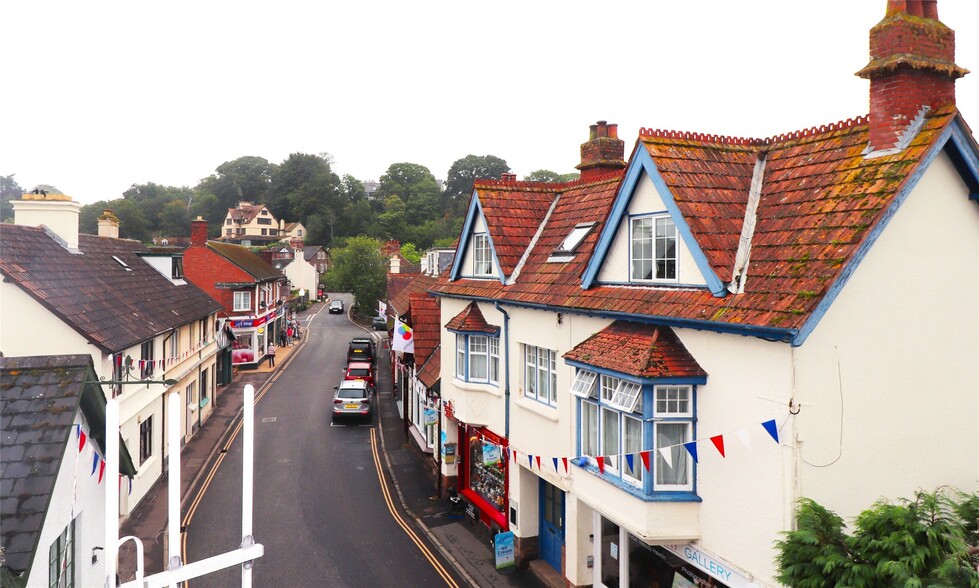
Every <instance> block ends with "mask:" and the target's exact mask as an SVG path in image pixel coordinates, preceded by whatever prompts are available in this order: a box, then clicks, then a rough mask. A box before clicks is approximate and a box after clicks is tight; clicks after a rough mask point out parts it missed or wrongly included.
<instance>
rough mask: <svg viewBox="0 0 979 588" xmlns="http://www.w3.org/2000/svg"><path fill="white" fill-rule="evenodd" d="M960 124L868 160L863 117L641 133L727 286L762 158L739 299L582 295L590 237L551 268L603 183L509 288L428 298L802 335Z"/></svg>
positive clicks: (455, 288) (571, 188)
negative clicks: (772, 129)
mask: <svg viewBox="0 0 979 588" xmlns="http://www.w3.org/2000/svg"><path fill="white" fill-rule="evenodd" d="M956 116H957V111H956V110H955V108H954V107H948V108H942V109H937V110H935V111H932V112H930V113H929V114H928V116H927V117H926V118H925V121H924V126H923V127H922V128H921V130H920V132H919V133H918V134H917V135H916V136H915V138H914V139H913V140H912V141H911V143H910V145H909V146H908V147H907V148H906V149H904V150H902V151H901V152H899V153H895V154H892V155H884V156H878V157H874V158H871V159H867V158H865V157H864V155H863V152H864V149H865V147H866V146H867V144H868V136H869V132H868V125H867V120H866V118H860V119H857V120H856V121H847V122H843V123H836V124H832V125H828V126H824V127H819V128H816V129H809V130H805V131H800V132H797V133H792V134H788V135H780V136H777V137H773V138H771V139H765V140H744V139H735V140H732V139H729V138H726V137H714V136H704V135H694V134H689V133H677V132H662V131H645V129H644V132H643V133H642V135H641V136H640V138H639V141H638V143H637V150H638V149H645V150H646V151H647V152H648V153H649V155H650V157H651V158H652V160H653V162H654V164H655V165H656V167H657V169H658V170H661V171H660V173H661V174H662V175H663V178H664V181H665V182H666V183H667V186H668V188H669V189H670V191H671V193H672V194H673V197H674V198H675V200H676V204H677V207H678V208H679V210H680V212H681V213H682V214H683V216H684V218H685V220H686V222H687V223H688V224H689V226H690V229H691V232H692V235H693V237H694V238H695V239H696V241H697V242H698V244H699V245H700V247H701V248H702V249H703V251H704V254H705V256H706V257H707V260H708V262H709V264H710V266H711V267H712V268H714V271H715V272H717V274H718V277H719V278H720V279H721V280H722V281H724V282H727V281H728V280H730V278H731V271H732V267H731V266H732V264H733V259H734V255H735V252H736V251H737V242H738V237H739V235H740V224H741V222H742V221H743V208H744V202H743V201H746V200H747V194H748V185H749V183H750V179H751V173H752V168H753V165H754V158H755V157H756V156H757V154H758V153H759V152H761V151H763V150H764V151H765V152H766V153H767V164H766V169H765V173H764V183H763V186H762V191H761V200H760V203H759V206H758V211H757V217H758V220H757V227H756V230H755V233H754V236H753V242H752V248H751V258H750V265H749V267H748V272H747V280H746V283H745V291H744V293H743V294H734V295H727V296H723V297H714V296H713V295H712V294H711V293H710V292H709V291H707V290H706V289H700V288H685V289H684V288H677V287H669V288H668V287H655V286H648V287H647V286H634V285H629V286H622V285H610V284H597V285H594V286H592V287H591V288H589V289H588V290H583V289H582V287H581V284H582V281H581V275H582V272H583V271H584V269H585V264H586V263H587V260H588V258H590V257H591V255H592V253H593V251H594V245H595V243H596V241H597V237H596V232H597V231H593V232H592V234H591V235H589V236H588V238H586V239H585V242H584V243H582V245H581V246H580V247H579V250H578V253H577V254H576V255H575V257H574V259H573V260H572V261H570V262H567V263H554V262H550V263H549V262H547V261H546V260H547V257H548V256H549V255H550V253H551V252H552V251H553V250H554V248H555V247H556V246H557V245H558V244H559V243H560V240H561V239H563V238H564V237H565V236H566V235H567V233H568V231H570V228H571V227H573V226H574V224H575V223H578V222H586V221H589V220H598V221H603V222H604V221H606V220H607V217H608V212H609V210H610V207H611V206H612V203H613V200H614V197H615V194H616V189H617V188H618V182H617V181H609V180H606V181H607V182H609V183H601V182H595V183H581V182H580V181H579V182H577V183H572V184H570V185H568V187H567V188H566V189H564V190H563V191H561V193H560V200H559V202H558V205H557V207H556V208H555V210H554V212H553V213H552V214H551V217H550V220H549V222H548V223H547V224H548V226H547V227H545V229H544V231H543V233H542V235H541V237H540V239H539V240H538V242H537V244H536V246H535V247H534V249H533V251H531V252H530V255H529V257H528V259H527V262H526V264H525V266H524V267H523V268H522V270H521V273H520V275H519V276H518V278H517V279H516V281H515V283H513V284H510V285H503V284H501V283H500V282H497V281H493V280H466V279H459V280H456V281H451V282H450V281H448V280H447V279H441V280H440V281H439V283H438V285H437V286H436V288H435V290H436V291H438V292H439V293H441V294H444V295H448V296H455V297H463V298H477V299H499V300H505V301H512V302H515V303H524V304H533V305H547V306H551V307H563V308H567V309H571V310H577V311H580V312H585V313H587V312H592V311H601V312H603V313H606V314H611V315H613V316H614V315H619V316H623V317H624V316H628V315H633V316H644V317H662V318H665V319H669V320H673V321H679V322H682V323H684V324H701V325H703V326H707V325H709V324H713V325H715V326H716V327H717V328H722V327H724V326H737V327H738V328H741V327H742V326H749V327H751V328H752V329H754V328H757V329H758V331H757V332H759V334H760V335H761V336H773V335H772V333H773V332H776V333H781V334H782V335H779V336H780V337H781V338H783V339H788V338H789V337H788V336H785V335H784V334H785V333H793V332H796V331H797V330H798V329H800V328H801V327H802V326H803V325H804V324H805V322H806V320H807V319H808V318H809V317H810V315H811V313H812V312H813V310H814V309H815V308H816V307H817V305H818V304H819V303H820V302H821V301H822V300H823V297H824V296H825V295H826V293H827V292H828V290H829V288H830V287H831V286H833V285H834V283H836V282H837V281H838V280H840V279H841V276H842V275H843V272H844V270H845V269H846V268H847V267H848V264H850V263H851V262H852V261H854V259H855V257H856V254H857V252H858V249H859V248H860V247H861V245H863V244H864V242H865V241H866V239H868V236H869V235H870V234H871V231H873V230H874V229H875V227H877V226H878V224H879V223H880V222H881V220H882V219H884V218H886V217H887V215H888V211H889V207H890V206H891V205H892V204H894V202H895V200H896V198H897V196H898V195H899V194H900V193H901V192H902V189H903V188H904V187H905V186H906V184H907V182H908V180H909V178H911V177H912V175H913V174H914V172H915V171H916V170H917V169H918V167H919V164H920V162H921V161H922V160H923V159H924V158H925V156H926V155H927V154H928V153H929V151H930V150H931V149H932V148H933V147H934V146H935V145H936V141H937V140H938V138H939V137H940V136H941V135H942V133H943V131H945V129H946V128H947V127H948V126H949V125H950V124H952V121H953V119H954V118H955V117H956ZM637 153H638V151H637ZM635 157H636V155H635V154H634V155H633V158H635ZM613 177H614V176H613ZM738 192H741V193H742V195H741V196H740V197H739V196H738V195H737V194H738ZM500 210H502V208H501V209H500ZM739 214H741V215H742V219H738V215H739ZM488 221H489V222H490V223H492V219H488ZM523 245H524V246H525V247H526V246H527V243H526V242H525V243H524V244H523ZM514 247H516V244H515V245H514Z"/></svg>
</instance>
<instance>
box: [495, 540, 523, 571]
mask: <svg viewBox="0 0 979 588" xmlns="http://www.w3.org/2000/svg"><path fill="white" fill-rule="evenodd" d="M493 553H494V555H495V556H496V570H497V571H499V572H504V573H506V572H512V571H513V570H514V569H515V568H516V565H517V561H516V558H515V557H514V555H515V554H514V539H513V531H504V532H503V533H497V534H496V536H495V537H493Z"/></svg>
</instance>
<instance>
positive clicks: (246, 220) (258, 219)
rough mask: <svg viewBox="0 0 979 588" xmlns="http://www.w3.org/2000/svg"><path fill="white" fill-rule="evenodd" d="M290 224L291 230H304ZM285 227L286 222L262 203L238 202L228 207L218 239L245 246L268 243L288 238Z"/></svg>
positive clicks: (299, 226)
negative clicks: (234, 205) (278, 218)
mask: <svg viewBox="0 0 979 588" xmlns="http://www.w3.org/2000/svg"><path fill="white" fill-rule="evenodd" d="M290 226H291V227H292V230H293V231H296V230H301V231H302V232H305V229H303V228H302V226H301V225H299V224H298V223H290ZM285 227H286V224H285V223H283V222H281V221H279V220H277V219H276V218H275V216H273V215H272V212H271V211H269V209H268V207H266V206H265V205H264V204H255V203H252V202H239V203H238V206H237V207H235V208H229V209H228V214H227V215H225V217H224V224H223V226H222V227H221V236H220V237H218V240H219V241H223V242H226V243H235V244H238V245H244V246H246V247H256V246H262V245H269V244H271V243H276V242H278V241H282V240H283V239H289V235H288V233H287V232H286V230H285Z"/></svg>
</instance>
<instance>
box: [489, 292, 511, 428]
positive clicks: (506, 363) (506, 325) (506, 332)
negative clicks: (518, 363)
mask: <svg viewBox="0 0 979 588" xmlns="http://www.w3.org/2000/svg"><path fill="white" fill-rule="evenodd" d="M493 305H494V306H495V307H496V310H497V311H499V312H500V314H502V315H503V357H504V359H503V377H504V379H505V380H506V385H505V386H504V387H503V395H504V407H505V412H504V416H503V423H504V425H503V430H504V434H503V436H504V437H506V438H507V442H509V440H510V315H508V314H507V312H506V311H505V310H503V308H502V307H501V306H500V301H499V300H496V301H494V302H493Z"/></svg>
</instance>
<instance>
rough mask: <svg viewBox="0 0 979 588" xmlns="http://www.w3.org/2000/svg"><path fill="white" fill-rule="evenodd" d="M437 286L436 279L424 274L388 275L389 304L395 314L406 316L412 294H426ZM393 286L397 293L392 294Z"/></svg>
mask: <svg viewBox="0 0 979 588" xmlns="http://www.w3.org/2000/svg"><path fill="white" fill-rule="evenodd" d="M434 284H435V278H434V277H432V276H426V275H422V274H388V303H389V304H390V306H391V310H393V311H394V313H395V314H399V315H401V314H406V313H407V312H408V309H409V308H410V307H411V295H412V294H424V293H426V292H428V291H429V290H430V289H431V287H432V286H433V285H434ZM392 286H394V288H395V290H396V292H395V294H394V295H392V294H391V289H392Z"/></svg>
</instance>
